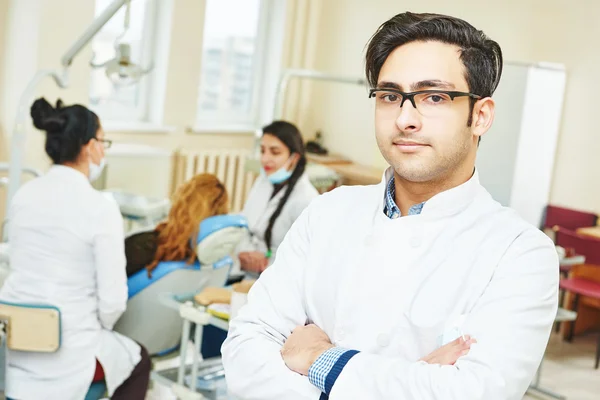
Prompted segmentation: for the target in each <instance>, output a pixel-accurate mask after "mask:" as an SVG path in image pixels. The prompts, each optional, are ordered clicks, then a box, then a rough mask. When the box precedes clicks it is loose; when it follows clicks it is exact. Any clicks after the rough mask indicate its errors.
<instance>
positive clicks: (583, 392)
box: [147, 335, 600, 400]
mask: <svg viewBox="0 0 600 400" xmlns="http://www.w3.org/2000/svg"><path fill="white" fill-rule="evenodd" d="M596 341H597V336H596V335H590V336H585V337H577V338H575V340H574V341H573V343H566V342H563V341H562V340H561V338H560V337H559V336H557V335H553V336H552V337H551V338H550V343H549V344H548V350H547V352H546V358H545V359H544V363H543V371H542V378H541V386H543V387H544V388H546V389H549V390H552V391H554V392H557V393H559V394H561V395H563V396H566V397H567V400H598V399H600V394H599V393H600V369H597V370H596V369H594V354H595V352H596ZM190 348H193V347H192V346H190ZM188 359H189V360H191V353H190V354H188ZM178 364H179V360H178V359H175V360H170V361H167V362H166V363H164V365H160V366H159V367H161V368H165V367H169V366H175V365H178ZM171 399H173V400H174V399H175V396H174V395H173V394H172V392H171V391H170V390H169V389H168V388H165V387H160V386H159V385H158V386H155V387H154V389H153V390H151V391H150V393H148V396H147V400H171ZM547 399H548V400H549V399H552V398H551V397H547V396H544V395H540V394H535V393H533V392H531V393H528V394H527V395H525V397H524V399H523V400H547Z"/></svg>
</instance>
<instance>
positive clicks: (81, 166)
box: [0, 99, 151, 400]
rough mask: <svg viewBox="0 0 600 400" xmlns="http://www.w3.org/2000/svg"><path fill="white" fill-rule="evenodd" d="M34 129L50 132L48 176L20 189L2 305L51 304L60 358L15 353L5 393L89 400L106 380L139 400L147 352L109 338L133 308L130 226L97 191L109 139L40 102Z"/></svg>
mask: <svg viewBox="0 0 600 400" xmlns="http://www.w3.org/2000/svg"><path fill="white" fill-rule="evenodd" d="M31 116H32V118H33V123H34V125H35V127H36V128H38V129H41V130H44V131H46V145H45V148H46V153H47V154H48V156H50V158H51V159H52V161H53V164H54V165H53V166H52V167H51V168H50V170H49V171H48V173H47V174H45V175H44V176H42V177H39V178H36V179H34V180H32V181H30V182H28V183H26V184H25V185H23V186H22V187H21V188H20V189H19V191H18V192H17V193H16V195H15V197H14V200H13V202H12V204H11V207H10V210H9V221H8V222H9V243H10V263H11V272H10V275H9V276H8V278H7V280H6V282H5V284H4V286H3V287H2V290H1V291H0V299H2V300H3V301H9V302H14V303H34V304H47V305H52V306H55V307H57V308H59V309H60V312H61V330H62V331H61V335H62V340H61V347H60V349H59V350H58V351H57V352H56V353H44V354H42V353H22V352H13V351H9V352H8V354H7V358H8V365H7V374H6V384H7V389H6V394H7V396H8V398H11V399H15V400H38V399H46V400H52V399H61V400H65V399H66V400H71V399H72V400H82V399H83V398H84V397H85V395H86V393H87V391H88V388H89V387H90V385H91V383H92V381H93V380H98V379H103V380H104V381H105V382H106V385H107V389H108V394H109V396H110V397H111V398H112V399H127V400H136V399H139V400H142V399H144V398H145V395H146V391H147V388H148V382H149V374H150V368H151V365H150V359H149V357H148V353H147V352H146V350H145V349H144V348H143V347H141V346H140V345H138V344H137V343H135V342H134V341H133V340H131V339H129V338H127V337H125V336H122V335H119V334H118V333H116V332H113V331H112V328H113V325H114V324H115V322H116V321H117V320H118V318H119V317H120V315H121V314H122V313H123V311H124V310H125V307H126V303H127V277H126V274H125V253H124V249H123V223H122V218H121V215H120V212H119V208H118V206H117V204H116V203H114V202H113V201H111V200H109V199H107V198H106V197H104V196H103V195H102V194H101V193H100V192H98V191H96V190H95V189H94V188H93V187H92V186H91V184H90V181H91V180H94V179H95V178H97V177H98V176H99V175H100V173H101V171H102V168H103V166H104V148H105V147H108V145H110V141H108V140H105V139H104V132H103V130H102V128H101V126H100V121H99V120H98V117H97V116H96V115H95V114H94V113H93V112H91V111H90V110H88V109H87V108H85V107H83V106H81V105H73V106H69V107H63V106H62V103H61V102H60V100H59V101H58V104H57V106H56V108H54V107H52V106H51V105H50V104H49V103H48V102H47V101H46V100H44V99H38V100H36V101H35V103H34V104H33V106H32V107H31Z"/></svg>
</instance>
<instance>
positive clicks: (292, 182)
mask: <svg viewBox="0 0 600 400" xmlns="http://www.w3.org/2000/svg"><path fill="white" fill-rule="evenodd" d="M262 131H263V135H267V134H268V135H273V136H275V137H276V138H277V139H279V140H281V141H282V142H283V144H284V145H285V146H286V147H287V148H288V149H289V150H290V154H294V153H296V154H298V155H299V156H300V158H299V159H298V163H297V164H296V168H295V169H294V172H293V173H292V176H290V178H289V179H288V180H287V187H286V189H285V194H284V195H283V197H282V198H281V200H280V201H279V204H278V205H277V208H276V209H275V211H274V212H273V215H271V218H270V219H269V225H267V229H266V230H265V242H266V243H267V249H268V250H271V239H272V236H273V225H274V224H275V221H276V220H277V217H279V215H280V214H281V210H283V206H284V205H285V203H286V202H287V201H288V199H289V198H290V194H291V193H292V191H293V190H294V186H296V183H297V182H298V179H300V177H301V176H302V174H303V173H304V170H305V169H306V156H305V155H304V141H303V140H302V135H301V134H300V131H299V130H298V128H296V126H295V125H294V124H291V123H289V122H286V121H274V122H272V123H271V124H269V125H267V126H265V127H264V128H263V129H262Z"/></svg>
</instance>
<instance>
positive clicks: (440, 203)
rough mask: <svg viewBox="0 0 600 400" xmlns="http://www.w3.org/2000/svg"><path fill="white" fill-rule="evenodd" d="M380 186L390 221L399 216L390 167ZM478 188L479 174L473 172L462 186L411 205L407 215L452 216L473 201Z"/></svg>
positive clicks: (384, 207) (384, 210) (386, 213)
mask: <svg viewBox="0 0 600 400" xmlns="http://www.w3.org/2000/svg"><path fill="white" fill-rule="evenodd" d="M380 185H381V187H382V188H383V189H384V190H385V192H384V193H385V195H384V201H383V212H384V213H385V215H387V216H388V217H389V218H391V219H394V218H397V217H398V216H400V209H399V208H398V206H397V205H396V202H395V201H394V197H395V190H396V187H395V185H394V170H393V169H392V168H391V167H389V168H388V169H387V170H386V171H385V173H384V174H383V179H382V181H381V184H380ZM480 188H481V185H480V184H479V173H478V172H477V170H475V171H474V172H473V175H472V176H471V178H470V179H469V180H468V181H466V182H465V183H463V184H462V185H458V186H456V187H453V188H452V189H448V190H446V191H444V192H441V193H438V194H436V195H435V196H433V197H432V198H430V199H429V200H427V201H426V202H423V203H420V204H415V205H413V206H412V207H411V208H410V209H409V212H408V215H417V214H427V215H429V214H432V215H433V214H437V215H440V216H441V215H451V214H454V213H456V212H459V211H461V210H463V209H464V208H466V207H467V206H468V205H469V204H470V203H471V201H473V199H474V198H475V196H476V194H477V193H478V191H479V190H480ZM379 193H381V192H379ZM395 213H397V215H395Z"/></svg>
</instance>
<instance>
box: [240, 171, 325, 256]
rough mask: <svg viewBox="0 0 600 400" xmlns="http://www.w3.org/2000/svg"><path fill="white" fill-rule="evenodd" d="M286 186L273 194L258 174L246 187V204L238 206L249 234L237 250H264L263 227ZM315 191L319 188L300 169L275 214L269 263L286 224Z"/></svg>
mask: <svg viewBox="0 0 600 400" xmlns="http://www.w3.org/2000/svg"><path fill="white" fill-rule="evenodd" d="M286 189H287V186H285V187H283V188H282V189H281V190H279V192H277V194H276V195H275V196H273V198H271V195H272V194H273V184H272V183H271V182H269V179H268V178H267V177H266V176H262V175H261V176H259V177H258V178H257V180H256V182H255V183H254V185H253V186H252V189H250V193H249V194H248V199H247V200H246V204H244V209H243V210H242V215H244V216H245V217H246V218H247V219H248V228H249V231H250V234H249V235H248V236H247V237H246V238H245V239H244V240H242V242H241V243H240V244H239V245H238V253H239V252H242V251H260V252H266V251H267V244H266V242H265V237H264V234H265V231H266V229H267V226H268V225H269V219H270V218H271V215H273V213H274V212H275V210H276V209H277V206H278V205H279V201H280V200H281V198H282V197H283V196H284V194H285V191H286ZM318 195H319V192H318V191H317V189H315V187H314V186H313V184H312V183H311V182H310V180H309V178H308V175H307V174H306V173H304V174H303V175H302V176H301V177H300V179H298V182H296V185H295V186H294V189H293V190H292V193H291V194H290V197H289V198H288V200H287V201H286V203H285V205H284V206H283V209H282V210H281V214H279V217H277V220H276V221H275V224H274V225H273V232H272V236H271V252H272V253H273V255H272V257H271V259H270V260H269V262H270V263H272V262H273V260H274V259H275V255H276V253H277V248H278V247H279V245H280V244H281V242H282V241H283V238H284V237H285V235H286V234H287V232H288V231H289V230H290V227H291V226H292V224H293V223H294V221H296V219H297V218H298V217H299V216H300V214H301V213H302V211H304V209H305V208H306V207H307V206H308V205H309V204H310V202H311V201H312V200H313V199H314V198H315V197H317V196H318Z"/></svg>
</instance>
